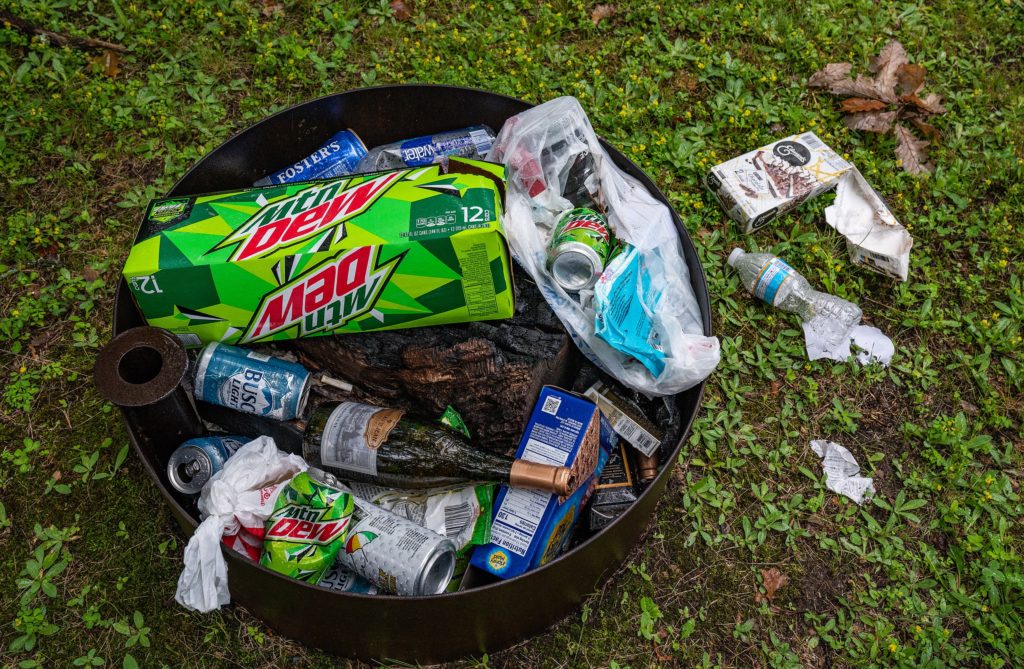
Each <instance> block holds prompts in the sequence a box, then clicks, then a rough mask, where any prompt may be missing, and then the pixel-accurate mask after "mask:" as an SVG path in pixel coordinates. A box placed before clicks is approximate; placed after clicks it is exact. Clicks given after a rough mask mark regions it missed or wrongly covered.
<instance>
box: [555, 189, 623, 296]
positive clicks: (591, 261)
mask: <svg viewBox="0 0 1024 669" xmlns="http://www.w3.org/2000/svg"><path fill="white" fill-rule="evenodd" d="M611 248H612V236H611V232H610V231H609V229H608V219H606V218H605V217H604V216H602V215H601V214H599V213H598V212H596V211H594V210H592V209H586V208H577V209H573V210H571V211H568V212H566V213H565V214H564V215H563V216H562V217H561V218H560V219H559V220H558V224H557V225H555V230H554V233H553V234H552V235H551V243H550V244H549V245H548V259H547V260H548V262H547V264H548V271H549V272H551V277H552V278H553V279H554V280H555V282H556V283H557V284H558V285H560V286H561V287H562V288H564V289H565V290H566V291H569V292H579V291H581V290H583V289H584V288H590V287H591V286H593V285H594V284H595V283H597V280H598V278H600V276H601V273H602V272H603V271H604V266H605V263H607V262H608V259H609V255H610V254H611Z"/></svg>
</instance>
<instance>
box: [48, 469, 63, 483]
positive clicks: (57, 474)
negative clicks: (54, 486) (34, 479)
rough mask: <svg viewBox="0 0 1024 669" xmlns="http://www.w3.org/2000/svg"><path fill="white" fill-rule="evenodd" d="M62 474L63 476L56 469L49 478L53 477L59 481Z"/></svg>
mask: <svg viewBox="0 0 1024 669" xmlns="http://www.w3.org/2000/svg"><path fill="white" fill-rule="evenodd" d="M63 476H64V475H63V474H61V473H60V470H59V469H58V470H57V471H55V472H54V473H53V474H52V475H51V476H50V478H52V479H53V480H54V481H59V480H61V478H63Z"/></svg>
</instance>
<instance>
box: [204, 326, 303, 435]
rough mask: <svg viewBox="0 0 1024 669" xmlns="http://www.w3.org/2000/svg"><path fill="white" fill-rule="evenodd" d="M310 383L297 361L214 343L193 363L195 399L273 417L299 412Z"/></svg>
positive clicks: (292, 416) (300, 412)
mask: <svg viewBox="0 0 1024 669" xmlns="http://www.w3.org/2000/svg"><path fill="white" fill-rule="evenodd" d="M310 383H311V377H310V374H309V371H308V370H307V369H306V368H305V367H303V366H302V365H300V364H298V363H297V362H288V361H287V360H282V359H280V358H274V357H271V356H269V355H262V354H260V353H257V352H255V351H250V350H248V349H244V348H239V347H237V346H228V345H227V344H220V343H217V342H213V343H211V344H207V345H206V347H205V348H204V349H203V351H202V353H200V355H199V360H198V362H197V363H196V374H195V396H196V399H199V400H202V401H204V402H211V403H213V404H219V405H221V406H225V407H228V408H229V409H235V410H236V411H242V412H244V413H251V414H255V415H257V416H266V417H268V418H274V419H277V420H291V419H292V418H296V417H298V416H301V415H302V412H303V410H304V409H305V407H306V400H307V398H308V397H309V387H310Z"/></svg>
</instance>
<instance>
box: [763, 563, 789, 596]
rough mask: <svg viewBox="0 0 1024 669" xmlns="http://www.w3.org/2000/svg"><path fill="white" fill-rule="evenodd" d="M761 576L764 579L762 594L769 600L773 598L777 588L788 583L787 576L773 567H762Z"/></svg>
mask: <svg viewBox="0 0 1024 669" xmlns="http://www.w3.org/2000/svg"><path fill="white" fill-rule="evenodd" d="M761 578H763V579H764V596H765V598H767V599H768V600H769V601H770V600H772V599H774V598H775V593H776V592H778V591H779V588H782V587H784V586H785V585H786V584H787V583H789V577H788V576H786V575H785V574H783V573H782V572H781V571H779V570H778V569H776V568H775V567H772V568H771V569H762V570H761Z"/></svg>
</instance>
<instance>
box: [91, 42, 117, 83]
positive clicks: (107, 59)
mask: <svg viewBox="0 0 1024 669" xmlns="http://www.w3.org/2000/svg"><path fill="white" fill-rule="evenodd" d="M92 64H93V67H95V68H96V71H97V72H102V73H103V74H105V75H107V76H108V77H110V78H111V79H113V78H114V77H116V76H117V74H118V73H119V72H120V71H121V54H119V53H118V52H116V51H110V50H107V49H104V50H103V52H102V53H100V55H98V56H96V57H95V58H93V59H92Z"/></svg>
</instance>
